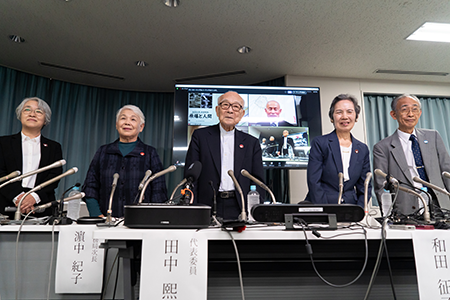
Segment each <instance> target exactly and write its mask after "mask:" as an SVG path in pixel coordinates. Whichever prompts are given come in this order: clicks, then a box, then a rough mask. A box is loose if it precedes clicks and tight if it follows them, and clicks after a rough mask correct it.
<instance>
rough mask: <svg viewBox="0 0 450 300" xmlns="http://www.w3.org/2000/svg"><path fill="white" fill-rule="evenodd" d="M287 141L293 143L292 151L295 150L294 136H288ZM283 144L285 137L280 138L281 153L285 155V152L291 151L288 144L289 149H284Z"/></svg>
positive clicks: (289, 143)
mask: <svg viewBox="0 0 450 300" xmlns="http://www.w3.org/2000/svg"><path fill="white" fill-rule="evenodd" d="M287 143H288V145H291V147H292V151H294V148H295V144H294V140H293V139H292V138H290V137H288V138H287ZM283 144H284V137H281V138H280V139H279V140H278V145H279V151H280V155H285V154H288V153H289V146H288V148H287V149H283ZM285 151H286V152H285Z"/></svg>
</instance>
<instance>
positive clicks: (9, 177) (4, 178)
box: [0, 171, 21, 182]
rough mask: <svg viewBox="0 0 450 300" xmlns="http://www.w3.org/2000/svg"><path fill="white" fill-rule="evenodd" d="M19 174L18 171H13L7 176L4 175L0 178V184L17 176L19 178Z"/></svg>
mask: <svg viewBox="0 0 450 300" xmlns="http://www.w3.org/2000/svg"><path fill="white" fill-rule="evenodd" d="M20 174H21V173H20V171H14V172H12V173H11V174H8V175H6V176H3V177H1V178H0V182H3V181H6V180H9V179H11V178H14V177H17V176H19V175H20Z"/></svg>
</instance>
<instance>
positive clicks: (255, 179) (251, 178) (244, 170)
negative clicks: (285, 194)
mask: <svg viewBox="0 0 450 300" xmlns="http://www.w3.org/2000/svg"><path fill="white" fill-rule="evenodd" d="M241 174H242V175H244V176H245V177H247V178H248V179H250V180H252V181H253V182H254V183H256V184H257V185H259V186H260V187H262V188H263V189H265V190H266V191H267V192H269V194H270V197H271V198H272V203H273V204H276V203H277V201H276V200H275V196H274V195H273V193H272V191H271V190H270V189H269V188H268V187H267V186H266V185H265V184H264V183H262V182H261V181H260V180H258V179H257V178H256V177H255V176H253V175H251V174H250V173H249V172H248V171H247V170H246V169H242V170H241Z"/></svg>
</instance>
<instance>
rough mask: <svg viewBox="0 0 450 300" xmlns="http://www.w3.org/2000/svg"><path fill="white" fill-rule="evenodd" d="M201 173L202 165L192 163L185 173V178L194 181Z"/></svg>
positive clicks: (195, 162)
mask: <svg viewBox="0 0 450 300" xmlns="http://www.w3.org/2000/svg"><path fill="white" fill-rule="evenodd" d="M201 172H202V163H201V162H199V161H194V162H193V163H192V164H191V165H190V166H189V168H188V169H187V170H186V172H185V174H186V175H185V178H187V179H189V178H191V180H192V181H196V180H197V179H198V177H199V176H200V173H201Z"/></svg>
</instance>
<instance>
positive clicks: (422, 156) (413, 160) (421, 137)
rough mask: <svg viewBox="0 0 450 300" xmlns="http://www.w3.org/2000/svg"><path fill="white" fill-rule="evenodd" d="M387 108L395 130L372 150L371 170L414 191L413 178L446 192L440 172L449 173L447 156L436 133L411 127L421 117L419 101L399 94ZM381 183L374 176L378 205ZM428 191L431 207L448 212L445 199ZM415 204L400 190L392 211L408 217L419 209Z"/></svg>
mask: <svg viewBox="0 0 450 300" xmlns="http://www.w3.org/2000/svg"><path fill="white" fill-rule="evenodd" d="M391 108H392V111H391V113H390V114H391V117H392V118H393V119H394V120H396V121H397V122H398V129H397V130H396V131H395V132H394V134H392V135H391V136H389V137H387V138H385V139H383V140H381V141H379V142H378V143H377V144H376V145H375V146H374V147H373V167H374V169H380V170H381V171H383V172H384V173H386V174H389V175H391V176H392V177H394V178H396V179H397V180H398V181H399V182H402V183H405V184H408V185H411V186H412V185H414V186H415V187H417V188H421V187H422V185H421V184H420V183H417V182H414V181H413V177H415V176H417V177H419V178H421V179H422V180H425V181H427V182H430V183H432V184H434V185H437V186H439V187H441V188H444V189H446V190H449V188H450V179H448V178H445V179H443V177H442V172H443V171H447V172H450V156H449V155H448V153H447V150H446V148H445V145H444V143H443V141H442V138H441V136H440V135H439V133H438V132H437V131H436V130H429V129H418V128H415V126H416V125H417V122H418V121H419V118H420V116H421V114H422V108H421V104H420V101H419V99H418V98H417V97H416V96H413V95H407V94H405V95H401V96H399V97H397V98H395V99H394V100H393V101H392V103H391ZM384 182H385V179H384V178H381V177H380V176H375V185H374V186H375V193H376V195H377V199H378V201H379V202H380V203H381V195H382V193H383V189H384ZM428 191H429V192H430V194H431V195H432V197H433V198H434V201H435V204H438V205H439V206H440V207H441V208H446V209H450V199H449V197H448V196H446V195H445V194H442V193H440V192H437V191H433V190H431V189H428ZM419 201H420V200H419V199H418V198H417V197H415V196H414V195H411V194H408V193H405V192H402V191H400V192H399V193H398V197H397V200H396V202H395V208H394V209H395V211H396V212H398V213H401V214H404V215H409V214H411V213H413V212H414V211H416V210H417V209H419V208H420V205H421V204H419ZM436 201H437V202H436Z"/></svg>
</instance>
